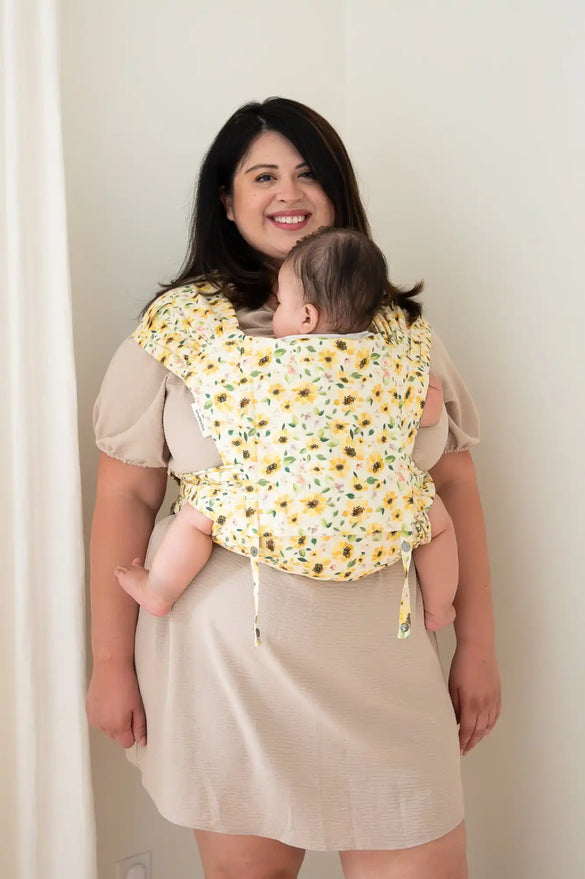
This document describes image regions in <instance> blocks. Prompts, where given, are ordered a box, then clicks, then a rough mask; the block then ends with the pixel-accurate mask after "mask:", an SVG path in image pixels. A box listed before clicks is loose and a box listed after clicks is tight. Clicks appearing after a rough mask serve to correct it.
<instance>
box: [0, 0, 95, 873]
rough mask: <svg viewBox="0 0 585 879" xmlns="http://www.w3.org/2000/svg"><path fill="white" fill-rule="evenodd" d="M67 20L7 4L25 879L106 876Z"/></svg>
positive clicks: (50, 5) (10, 582)
mask: <svg viewBox="0 0 585 879" xmlns="http://www.w3.org/2000/svg"><path fill="white" fill-rule="evenodd" d="M58 13H59V8H58V3H57V2H56V0H3V2H2V43H3V52H2V70H1V72H2V93H1V95H2V97H1V101H2V134H3V150H2V152H3V159H4V163H3V172H4V176H3V180H2V186H1V188H0V194H1V196H2V199H3V201H4V208H5V209H4V212H3V213H4V222H3V224H2V226H1V227H0V235H1V238H2V240H1V242H0V256H1V257H2V268H0V272H1V273H2V319H3V324H4V327H3V329H4V344H3V345H2V346H1V353H0V357H1V358H2V373H3V385H4V387H5V388H6V394H7V395H8V399H7V400H6V402H7V403H8V404H9V405H8V416H7V418H5V419H4V422H3V425H2V431H3V434H4V435H3V436H2V461H3V468H4V474H5V485H4V494H5V496H6V501H5V502H4V503H3V504H2V517H3V518H2V532H3V540H4V544H5V548H6V549H7V550H8V551H9V554H10V556H11V558H8V559H7V564H6V566H5V570H4V573H5V575H6V579H7V583H6V589H5V595H6V598H7V601H6V606H7V607H9V608H11V609H12V611H13V617H12V619H13V634H12V645H13V649H12V657H11V661H12V665H13V671H14V687H12V685H11V683H12V682H10V685H9V684H8V683H7V682H4V683H6V687H5V689H6V692H7V693H8V698H9V700H10V701H9V704H8V706H5V707H6V708H7V709H8V710H7V715H8V716H9V717H11V718H13V719H14V729H13V731H12V732H13V734H12V735H10V734H9V733H7V736H8V738H7V742H8V744H7V742H4V741H3V742H2V745H3V746H5V745H6V746H7V747H10V748H11V749H12V751H13V752H15V753H14V754H13V758H14V759H13V775H14V778H13V781H14V789H15V791H16V803H15V807H14V810H13V811H12V814H11V816H10V817H11V821H12V823H13V825H14V827H13V829H14V834H13V845H14V849H15V852H14V855H15V861H16V863H17V874H16V875H17V876H18V877H19V879H38V877H41V876H42V877H43V879H69V877H72V879H73V877H75V879H95V876H96V865H95V829H94V818H93V800H92V793H91V777H90V762H89V744H88V735H87V726H86V722H85V713H84V689H85V648H84V625H85V623H84V620H85V614H84V588H83V579H84V562H83V543H82V524H81V492H80V474H79V456H78V443H77V403H76V382H75V368H74V358H73V338H72V319H71V302H70V284H69V266H68V251H67V223H66V212H65V185H64V169H63V153H62V134H61V114H60V94H59V43H58V25H59V21H58ZM5 399H6V398H5ZM2 673H3V672H0V674H2ZM8 762H9V761H8V760H7V764H8ZM5 875H7V876H8V875H14V873H12V872H11V873H6V874H5Z"/></svg>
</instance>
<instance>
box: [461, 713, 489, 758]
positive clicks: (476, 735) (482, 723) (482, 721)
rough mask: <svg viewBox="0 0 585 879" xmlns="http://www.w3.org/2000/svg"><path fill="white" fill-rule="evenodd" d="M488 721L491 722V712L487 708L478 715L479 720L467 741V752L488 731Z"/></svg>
mask: <svg viewBox="0 0 585 879" xmlns="http://www.w3.org/2000/svg"><path fill="white" fill-rule="evenodd" d="M488 723H489V713H488V711H487V709H484V710H483V711H480V712H479V714H478V715H477V720H476V723H475V729H474V730H473V732H472V734H471V736H470V737H469V739H468V741H467V747H466V749H465V752H466V753H469V751H471V750H472V749H473V748H475V746H476V745H477V744H479V742H481V740H482V739H483V737H484V736H485V735H487V733H488V731H489V730H488Z"/></svg>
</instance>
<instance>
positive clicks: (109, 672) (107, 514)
mask: <svg viewBox="0 0 585 879" xmlns="http://www.w3.org/2000/svg"><path fill="white" fill-rule="evenodd" d="M166 483H167V474H166V470H165V469H164V468H158V467H157V468H153V467H136V466H134V465H132V464H124V463H123V462H121V461H118V460H116V459H115V458H110V457H108V455H105V454H104V453H103V452H102V453H101V455H100V462H99V468H98V480H97V498H96V505H95V511H94V516H93V523H92V532H91V544H90V590H91V618H92V623H91V643H92V651H93V674H92V677H91V681H90V685H89V691H88V694H87V715H88V718H89V722H90V724H91V725H92V726H94V727H96V728H97V729H100V730H102V731H103V732H105V733H106V734H107V735H108V736H110V737H111V738H113V739H115V741H117V742H118V743H119V744H120V745H122V747H124V748H129V747H130V746H131V745H133V744H134V742H135V741H138V742H139V743H141V744H144V743H145V742H146V723H145V718H144V708H143V706H142V700H141V698H140V692H139V690H138V683H137V681H136V674H135V671H134V631H135V628H136V619H137V615H138V605H137V604H136V602H135V601H134V600H133V599H131V598H130V597H129V596H128V595H127V594H126V593H125V592H124V591H123V590H122V589H121V588H120V585H119V584H118V582H117V580H116V578H115V576H114V568H115V567H116V565H118V564H120V563H121V562H126V563H127V562H131V561H132V559H133V558H135V557H138V558H141V559H143V558H144V556H145V553H146V548H147V546H148V541H149V538H150V535H151V533H152V529H153V526H154V521H155V517H156V514H157V512H158V510H159V508H160V505H161V503H162V501H163V498H164V495H165V490H166Z"/></svg>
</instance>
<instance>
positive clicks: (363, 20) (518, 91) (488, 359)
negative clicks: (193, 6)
mask: <svg viewBox="0 0 585 879" xmlns="http://www.w3.org/2000/svg"><path fill="white" fill-rule="evenodd" d="M382 10H384V11H382ZM382 21H383V24H381V22H382ZM347 27H348V35H349V36H350V38H349V39H348V41H347V46H348V52H347V101H348V104H347V117H348V120H349V127H348V131H347V140H348V144H349V148H350V150H351V151H352V153H353V156H354V158H355V161H356V164H357V166H358V168H360V170H361V177H362V182H363V184H364V188H365V190H366V191H367V195H368V202H369V213H370V217H371V219H372V221H373V223H374V227H375V231H376V233H377V234H378V236H379V239H380V241H381V243H382V244H383V245H384V246H385V249H386V252H387V253H388V254H389V257H390V265H391V268H392V269H393V270H394V274H395V276H396V277H397V279H398V280H399V281H402V282H411V281H413V280H415V279H417V278H419V277H424V278H425V280H426V303H427V306H428V312H429V314H430V315H431V317H432V318H433V321H434V323H435V325H436V326H437V327H438V328H439V329H440V331H441V333H442V335H443V337H444V339H445V340H446V342H447V343H448V346H449V348H450V350H451V352H452V353H453V355H454V356H455V358H456V360H457V362H458V364H459V365H460V367H461V369H462V371H463V373H464V375H465V377H466V379H467V380H468V383H469V385H470V386H471V388H472V390H473V392H474V396H475V398H476V401H477V403H478V405H479V408H480V411H481V414H482V424H483V442H482V444H481V445H480V446H479V448H478V450H477V453H476V454H475V460H476V463H477V468H478V472H479V478H480V483H481V488H482V494H483V498H484V501H485V508H486V515H487V522H488V530H489V539H490V546H491V559H492V568H493V582H494V589H495V599H496V611H497V618H498V648H499V655H500V661H501V667H502V673H503V678H504V714H503V717H502V720H501V722H500V725H499V727H498V728H497V730H496V731H495V732H494V734H493V736H492V737H491V739H490V740H488V741H486V742H485V743H484V744H483V745H482V746H480V748H478V749H477V751H476V752H474V753H472V754H471V755H470V756H469V757H467V758H466V759H465V761H464V767H465V771H464V779H465V789H466V795H467V814H468V829H469V836H470V861H471V867H472V870H471V875H472V876H473V879H493V877H496V876H497V877H503V879H508V877H510V879H512V877H513V879H550V877H551V876H555V875H559V876H567V877H571V879H572V877H577V876H581V875H583V869H584V868H583V863H584V861H583V855H582V851H581V845H580V844H579V838H580V835H581V833H582V827H583V824H584V821H585V804H584V793H583V788H584V784H583V782H584V781H585V769H584V767H585V762H584V760H583V747H582V742H583V736H584V733H585V720H584V718H585V714H584V712H583V706H582V698H583V692H584V688H583V682H584V671H583V669H584V666H585V663H584V651H583V646H582V644H583V637H582V628H583V618H584V612H585V597H584V595H583V590H582V588H581V585H582V576H583V575H582V571H583V562H584V561H585V558H584V551H583V543H584V541H583V538H584V536H585V532H584V522H585V516H584V512H583V504H582V503H581V501H580V498H581V496H582V494H583V488H584V487H585V480H584V478H583V470H582V462H581V460H580V455H579V450H580V447H581V445H582V436H583V429H584V427H585V422H584V419H583V400H584V399H585V396H584V390H585V388H584V378H585V358H584V357H583V353H582V352H583V349H584V343H583V338H582V333H583V321H584V318H585V305H584V303H583V269H582V251H583V233H584V230H585V217H584V211H583V204H584V196H585V176H584V175H583V155H584V147H585V118H584V114H583V82H584V81H585V59H584V56H583V51H582V47H583V44H584V39H585V16H584V15H583V8H582V4H580V3H578V2H573V3H570V2H560V3H558V2H557V3H548V2H543V0H489V2H488V0H482V2H477V3H465V2H462V0H443V2H441V3H433V2H430V0H427V2H411V3H408V4H406V3H387V4H382V3H363V2H357V0H349V2H348V5H347Z"/></svg>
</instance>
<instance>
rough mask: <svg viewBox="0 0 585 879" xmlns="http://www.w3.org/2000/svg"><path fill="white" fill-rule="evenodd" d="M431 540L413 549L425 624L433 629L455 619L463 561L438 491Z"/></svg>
mask: <svg viewBox="0 0 585 879" xmlns="http://www.w3.org/2000/svg"><path fill="white" fill-rule="evenodd" d="M429 519H430V523H431V542H430V543H425V544H424V545H423V546H419V547H417V548H416V549H415V551H414V553H413V558H414V563H415V565H416V570H417V573H418V579H419V582H420V588H421V592H422V596H423V604H424V608H425V626H426V627H427V629H429V630H430V631H432V632H436V631H437V630H438V629H442V628H443V627H444V626H447V625H449V623H452V622H453V620H454V619H455V608H454V607H453V599H454V598H455V593H456V592H457V581H458V577H459V562H458V558H457V541H456V539H455V529H454V527H453V522H452V521H451V516H450V515H449V513H448V512H447V510H446V509H445V505H444V503H443V501H442V500H441V498H440V497H439V496H438V495H436V496H435V500H434V501H433V503H432V505H431V508H430V510H429Z"/></svg>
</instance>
